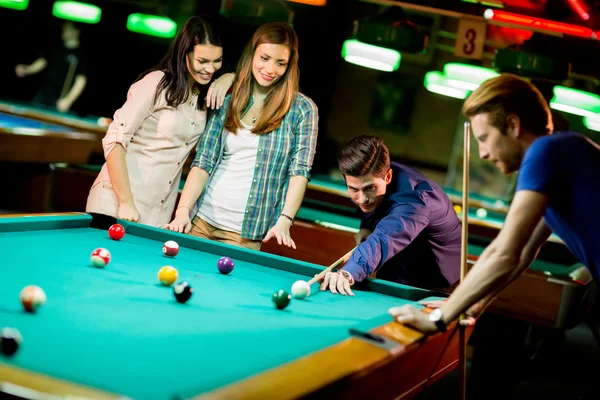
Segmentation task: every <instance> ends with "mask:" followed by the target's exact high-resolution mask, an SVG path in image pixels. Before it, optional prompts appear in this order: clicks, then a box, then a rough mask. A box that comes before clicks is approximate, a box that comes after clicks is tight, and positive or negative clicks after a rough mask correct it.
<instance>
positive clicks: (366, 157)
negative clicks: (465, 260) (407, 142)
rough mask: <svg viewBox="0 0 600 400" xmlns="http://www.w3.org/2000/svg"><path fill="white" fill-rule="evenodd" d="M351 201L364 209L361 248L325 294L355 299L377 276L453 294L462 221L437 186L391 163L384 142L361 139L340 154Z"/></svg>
mask: <svg viewBox="0 0 600 400" xmlns="http://www.w3.org/2000/svg"><path fill="white" fill-rule="evenodd" d="M338 166H339V168H340V171H341V172H342V174H343V175H344V178H345V180H346V186H347V187H348V192H349V193H350V197H351V199H352V201H353V202H354V203H355V204H356V205H357V206H358V207H359V208H360V213H361V216H362V222H361V225H360V228H361V229H360V231H359V233H358V234H357V243H360V242H362V243H360V245H359V246H358V247H357V249H356V250H355V251H354V253H353V254H352V256H351V258H350V259H349V260H348V262H347V263H346V265H345V266H344V268H343V269H342V270H341V271H339V273H328V274H327V275H326V276H325V277H324V279H323V282H322V283H321V290H327V289H329V290H331V292H332V293H340V294H343V295H345V294H349V295H351V296H353V295H354V294H353V292H352V290H351V286H352V285H353V284H354V283H356V282H361V281H362V280H364V279H366V278H367V277H369V276H370V275H371V274H373V273H374V272H377V278H379V279H386V280H390V281H393V282H398V283H402V284H407V285H411V286H416V287H421V288H426V289H434V290H442V291H449V290H451V289H452V287H453V286H454V285H455V283H457V282H458V279H459V277H460V237H461V223H460V221H459V219H458V217H457V215H456V212H455V211H454V208H453V206H452V202H451V201H450V199H449V198H448V196H447V195H446V193H445V192H444V191H443V190H442V188H441V187H440V186H439V185H437V184H436V183H435V182H433V181H431V180H430V179H427V178H426V177H425V176H424V175H422V174H421V173H419V172H417V171H415V170H413V169H411V168H408V167H406V166H404V165H401V164H398V163H394V162H390V154H389V151H388V148H387V147H386V146H385V144H384V142H383V140H382V139H380V138H377V137H375V136H359V137H355V138H354V139H352V140H350V141H349V142H348V143H347V144H346V146H345V147H344V148H343V149H342V151H341V152H340V154H339V156H338Z"/></svg>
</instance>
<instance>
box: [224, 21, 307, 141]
mask: <svg viewBox="0 0 600 400" xmlns="http://www.w3.org/2000/svg"><path fill="white" fill-rule="evenodd" d="M263 43H271V44H281V45H284V46H287V47H288V48H289V49H290V59H289V60H288V65H287V69H286V71H285V74H284V75H283V76H282V77H281V78H280V79H279V81H278V82H276V83H275V84H274V85H273V87H272V88H271V91H270V93H269V95H268V96H267V98H266V99H265V104H264V106H263V109H262V112H261V113H260V117H259V118H258V121H256V125H255V126H254V128H253V129H252V132H254V133H260V134H264V133H268V132H271V131H273V130H275V129H277V128H278V127H279V125H281V121H283V118H284V117H285V115H286V114H287V112H288V111H289V109H290V107H291V106H292V102H293V101H294V98H295V96H296V93H297V92H298V81H299V80H300V71H299V69H298V37H297V36H296V32H295V31H294V28H292V27H291V26H290V25H288V24H285V23H282V22H269V23H266V24H264V25H262V26H261V27H259V28H258V29H257V30H256V32H254V35H253V36H252V39H251V40H250V42H248V44H247V45H246V47H245V48H244V51H243V53H242V56H241V58H240V61H239V63H238V67H237V70H236V72H235V82H234V84H233V92H232V94H231V101H230V103H229V109H228V110H227V116H226V117H225V129H227V130H228V131H229V132H235V131H236V130H237V129H240V128H242V123H241V117H242V113H243V112H244V110H245V109H246V107H247V105H248V103H249V101H250V96H251V94H252V84H253V76H252V60H253V58H254V53H255V51H256V49H257V47H258V46H259V45H261V44H263Z"/></svg>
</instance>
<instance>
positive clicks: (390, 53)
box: [342, 39, 402, 72]
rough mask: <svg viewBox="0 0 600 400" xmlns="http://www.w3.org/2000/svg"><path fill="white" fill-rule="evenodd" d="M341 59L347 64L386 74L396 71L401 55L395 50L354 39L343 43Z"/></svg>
mask: <svg viewBox="0 0 600 400" xmlns="http://www.w3.org/2000/svg"><path fill="white" fill-rule="evenodd" d="M342 57H343V58H344V60H346V61H347V62H349V63H352V64H356V65H360V66H363V67H367V68H372V69H377V70H380V71H387V72H391V71H396V70H397V69H398V68H399V67H400V60H401V59H402V55H401V54H400V52H398V51H396V50H392V49H387V48H385V47H379V46H373V45H370V44H367V43H363V42H360V41H358V40H356V39H350V40H346V41H345V42H344V45H343V46H342Z"/></svg>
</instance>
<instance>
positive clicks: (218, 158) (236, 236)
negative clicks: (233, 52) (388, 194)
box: [166, 22, 318, 250]
mask: <svg viewBox="0 0 600 400" xmlns="http://www.w3.org/2000/svg"><path fill="white" fill-rule="evenodd" d="M298 81H299V70H298V38H297V36H296V33H295V32H294V29H293V28H292V27H291V26H289V25H288V24H284V23H277V22H271V23H267V24H265V25H263V26H261V27H260V28H258V30H257V31H256V32H255V33H254V36H253V37H252V40H251V41H250V42H249V43H248V45H247V46H246V48H245V49H244V51H243V53H242V57H241V59H240V61H239V63H238V68H237V71H236V75H235V81H234V85H233V92H232V94H231V96H228V97H227V98H226V99H225V102H224V104H223V107H222V108H221V110H219V111H218V112H216V113H215V114H214V115H213V116H212V117H211V120H210V122H209V125H208V127H207V130H206V132H205V134H204V135H203V136H202V138H201V139H200V142H199V143H198V148H197V150H196V153H197V154H196V159H195V160H194V163H193V164H192V170H191V171H190V175H189V177H188V179H187V180H186V184H185V188H184V189H183V193H182V195H181V199H180V201H179V206H178V207H177V210H176V216H175V219H174V220H173V221H172V222H171V223H170V224H168V225H166V228H168V229H171V230H173V231H177V232H186V233H188V232H190V231H191V233H192V235H195V236H199V237H204V238H208V239H213V240H219V241H222V242H225V243H230V244H234V245H238V246H244V247H248V248H251V249H255V250H258V249H260V247H261V243H262V242H266V241H268V240H269V239H271V238H276V239H277V242H278V243H279V244H284V245H286V246H289V247H293V248H295V244H294V241H293V240H292V238H291V237H290V227H291V225H292V223H293V221H294V216H295V215H296V213H297V212H298V209H299V208H300V204H301V203H302V198H303V197H304V191H305V190H306V185H307V183H308V178H309V177H310V170H311V167H312V162H313V159H314V155H315V147H316V144H317V129H318V111H317V107H316V105H315V104H314V103H313V101H312V100H311V99H309V98H308V97H306V96H305V95H303V94H301V93H300V92H299V89H298V86H299V85H298ZM201 195H202V196H201Z"/></svg>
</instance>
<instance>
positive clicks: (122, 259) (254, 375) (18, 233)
mask: <svg viewBox="0 0 600 400" xmlns="http://www.w3.org/2000/svg"><path fill="white" fill-rule="evenodd" d="M121 223H122V224H123V225H124V226H125V229H126V234H125V237H124V238H123V239H122V240H120V241H113V240H111V239H110V238H109V237H108V235H107V232H106V230H104V229H95V228H93V227H92V226H93V225H94V220H93V219H92V217H91V216H89V215H87V214H69V215H62V214H61V215H37V216H9V217H5V218H0V247H2V248H3V249H10V251H6V252H4V254H3V265H5V266H13V267H11V268H8V267H7V268H5V269H4V270H3V276H2V279H1V280H0V320H1V321H2V326H4V327H13V328H17V329H18V330H19V331H20V333H21V335H22V336H23V342H22V344H21V346H20V349H19V350H18V351H17V353H16V354H14V355H13V356H10V357H9V356H3V355H2V354H0V390H1V391H3V392H4V393H12V394H17V395H19V394H21V395H23V396H24V397H27V396H31V392H26V391H27V390H31V391H34V393H37V394H40V393H41V394H44V395H51V396H59V397H60V398H68V397H69V398H75V397H77V396H79V398H81V397H86V398H94V399H122V398H124V397H125V398H143V399H176V398H195V399H228V400H231V399H275V398H276V399H296V398H315V399H316V398H326V397H327V396H331V397H337V398H346V399H353V398H370V399H378V398H382V399H384V398H386V399H387V398H397V397H402V398H410V397H413V396H415V395H417V394H418V393H419V392H420V391H421V390H422V389H423V387H424V385H429V384H431V383H433V382H434V381H435V380H437V379H439V378H440V377H441V376H443V375H445V374H446V373H448V372H449V371H451V370H452V369H453V368H454V367H455V366H456V365H457V360H458V337H459V335H456V334H454V333H455V332H456V330H455V329H454V327H456V324H452V325H451V326H450V327H449V330H448V331H447V332H444V333H436V334H433V335H427V336H423V335H422V334H421V333H419V332H417V331H414V330H412V329H410V328H408V327H406V326H403V325H401V324H398V323H395V322H391V321H390V318H389V316H388V315H387V314H386V310H387V309H388V307H390V306H396V305H402V304H413V305H416V306H417V307H419V306H418V303H417V302H418V301H419V300H421V299H425V298H428V297H430V296H431V293H430V292H428V291H426V290H422V289H418V288H413V287H408V286H402V285H396V284H391V283H385V282H378V281H377V280H369V281H368V282H367V285H366V286H365V287H364V288H362V289H361V290H360V291H357V293H356V296H355V297H349V296H340V295H334V294H331V293H329V292H320V291H318V290H316V286H314V287H313V290H316V291H315V293H313V294H311V295H310V296H309V297H308V298H307V299H304V300H297V299H292V301H291V303H290V305H289V306H288V307H287V308H285V309H283V310H278V309H276V308H275V307H274V306H273V303H272V301H271V300H272V299H271V298H272V294H273V292H274V291H276V290H278V289H285V290H289V289H290V287H291V285H292V283H293V282H295V281H296V280H299V279H303V280H308V279H309V277H312V276H314V274H316V273H318V272H320V271H322V267H319V266H317V265H314V264H309V263H305V262H301V261H296V260H291V259H287V258H282V257H278V256H274V255H271V254H265V253H263V252H257V251H252V250H247V249H243V248H239V247H233V246H229V245H224V244H221V243H217V242H211V241H207V240H202V239H197V238H194V237H191V236H188V235H182V234H177V233H173V232H170V231H165V230H161V229H156V228H152V227H147V226H143V225H140V224H135V223H126V222H121ZM167 240H175V241H177V242H178V243H179V245H180V246H181V249H180V252H179V254H178V255H177V256H176V257H175V258H169V257H167V256H165V255H163V254H162V252H161V246H162V244H163V243H164V242H165V241H167ZM97 247H105V248H107V249H108V250H109V251H110V252H111V255H112V260H111V262H110V263H109V264H108V265H107V266H106V267H105V268H95V267H93V266H91V264H90V254H91V252H92V250H93V249H94V248H97ZM347 250H348V249H347V248H344V249H341V248H340V249H337V251H336V252H335V254H331V257H332V258H337V257H339V256H341V255H343V254H344V253H345V252H346V251H347ZM221 256H229V257H231V258H232V259H233V260H234V262H235V269H234V270H233V272H232V273H231V274H229V275H222V274H220V273H219V272H218V271H217V268H216V264H217V260H218V259H219V258H220V257H221ZM164 265H173V266H175V267H176V268H177V269H178V271H179V279H180V280H187V281H188V282H190V283H191V284H192V285H193V287H194V289H195V291H194V294H193V296H192V298H191V299H190V300H189V301H188V302H187V303H185V304H181V303H178V302H176V301H175V300H174V298H173V294H172V289H171V288H169V287H165V286H162V285H161V284H159V283H158V281H157V271H158V269H159V268H160V267H162V266H164ZM31 284H35V285H39V286H40V287H42V288H43V289H44V290H45V293H46V295H47V302H46V303H45V304H44V305H43V306H42V307H41V308H40V309H38V310H37V311H36V312H35V313H27V312H25V311H23V309H22V307H21V305H20V304H19V292H20V290H21V289H22V288H23V287H25V286H26V285H31ZM428 311H430V310H427V309H423V312H428ZM470 332H471V330H470V329H467V331H466V335H467V336H466V337H467V338H468V336H469V335H470ZM0 393H2V392H0ZM23 393H24V394H23ZM53 398H54V397H53Z"/></svg>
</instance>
